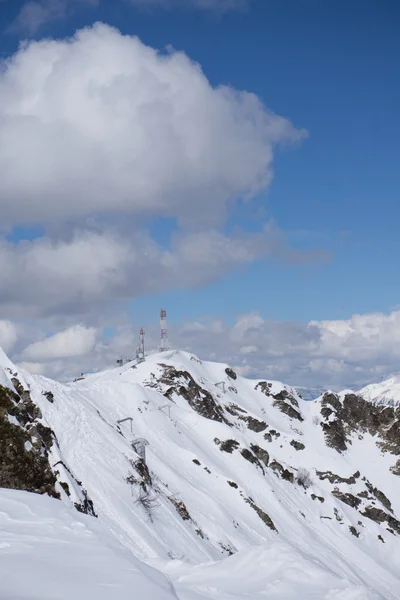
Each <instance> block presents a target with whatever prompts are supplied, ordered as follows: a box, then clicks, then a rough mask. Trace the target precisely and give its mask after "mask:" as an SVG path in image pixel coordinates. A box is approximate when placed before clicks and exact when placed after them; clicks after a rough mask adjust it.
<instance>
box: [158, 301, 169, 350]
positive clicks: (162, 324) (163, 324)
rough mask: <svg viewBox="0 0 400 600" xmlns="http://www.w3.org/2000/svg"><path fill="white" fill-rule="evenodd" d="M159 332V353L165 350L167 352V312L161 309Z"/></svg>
mask: <svg viewBox="0 0 400 600" xmlns="http://www.w3.org/2000/svg"><path fill="white" fill-rule="evenodd" d="M160 332H161V343H160V348H159V350H160V352H164V351H165V350H169V342H168V331H167V311H166V310H164V309H163V308H162V309H161V311H160Z"/></svg>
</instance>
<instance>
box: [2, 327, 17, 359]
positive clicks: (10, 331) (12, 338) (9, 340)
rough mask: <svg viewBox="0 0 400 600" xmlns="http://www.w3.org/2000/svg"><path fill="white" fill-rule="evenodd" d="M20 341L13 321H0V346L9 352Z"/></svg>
mask: <svg viewBox="0 0 400 600" xmlns="http://www.w3.org/2000/svg"><path fill="white" fill-rule="evenodd" d="M17 339H18V333H17V327H16V325H14V323H12V322H11V321H0V346H1V347H2V348H3V350H4V351H5V352H9V351H10V350H11V349H12V348H13V347H14V345H15V343H16V341H17Z"/></svg>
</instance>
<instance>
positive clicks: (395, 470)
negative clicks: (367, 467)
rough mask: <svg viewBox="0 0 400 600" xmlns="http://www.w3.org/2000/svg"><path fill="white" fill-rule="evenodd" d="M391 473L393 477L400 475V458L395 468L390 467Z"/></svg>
mask: <svg viewBox="0 0 400 600" xmlns="http://www.w3.org/2000/svg"><path fill="white" fill-rule="evenodd" d="M390 471H391V472H392V473H393V475H400V458H399V459H398V460H397V461H396V464H394V465H393V467H390Z"/></svg>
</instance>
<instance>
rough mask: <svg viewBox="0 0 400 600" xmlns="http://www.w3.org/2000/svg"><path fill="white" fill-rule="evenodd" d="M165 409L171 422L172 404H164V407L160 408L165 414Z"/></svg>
mask: <svg viewBox="0 0 400 600" xmlns="http://www.w3.org/2000/svg"><path fill="white" fill-rule="evenodd" d="M165 409H166V410H167V412H168V418H169V419H170V420H171V405H170V404H163V405H162V406H159V407H158V410H161V412H164V410H165Z"/></svg>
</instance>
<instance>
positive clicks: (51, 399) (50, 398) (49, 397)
mask: <svg viewBox="0 0 400 600" xmlns="http://www.w3.org/2000/svg"><path fill="white" fill-rule="evenodd" d="M42 394H43V396H45V397H46V398H47V400H48V401H49V402H51V403H52V404H53V402H54V394H53V392H42Z"/></svg>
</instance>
